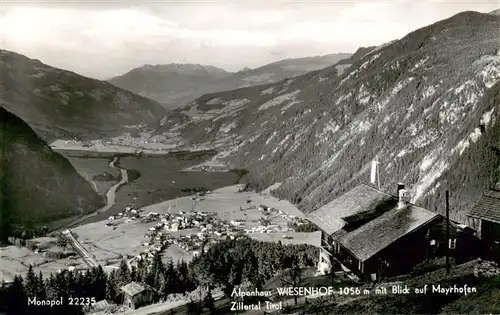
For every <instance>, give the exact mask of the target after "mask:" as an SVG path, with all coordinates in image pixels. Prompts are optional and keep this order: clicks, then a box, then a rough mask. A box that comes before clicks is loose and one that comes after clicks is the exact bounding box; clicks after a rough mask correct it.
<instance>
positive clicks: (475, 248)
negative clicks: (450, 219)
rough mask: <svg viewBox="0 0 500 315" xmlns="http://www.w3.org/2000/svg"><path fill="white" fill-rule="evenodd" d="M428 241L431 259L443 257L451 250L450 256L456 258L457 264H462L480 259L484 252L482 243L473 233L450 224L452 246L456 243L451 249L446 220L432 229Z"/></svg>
mask: <svg viewBox="0 0 500 315" xmlns="http://www.w3.org/2000/svg"><path fill="white" fill-rule="evenodd" d="M428 239H429V246H430V253H429V257H443V256H445V255H446V254H447V250H448V249H449V254H450V256H451V257H453V258H455V260H456V262H457V263H462V262H466V261H468V260H470V259H473V258H477V257H479V256H480V255H481V252H482V251H481V241H480V239H479V238H478V237H476V235H474V233H473V232H471V231H470V230H469V229H466V230H463V229H461V228H457V227H456V226H455V225H453V224H450V240H451V243H452V244H451V245H453V243H454V244H455V247H450V242H449V241H447V239H446V221H445V220H443V221H442V222H440V223H438V224H436V225H434V226H432V227H431V229H430V233H429V237H428ZM432 241H434V244H432V243H433V242H432Z"/></svg>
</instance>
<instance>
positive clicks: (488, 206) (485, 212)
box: [467, 190, 500, 223]
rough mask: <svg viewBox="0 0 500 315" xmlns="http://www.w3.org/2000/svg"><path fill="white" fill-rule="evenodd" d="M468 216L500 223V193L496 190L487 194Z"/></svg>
mask: <svg viewBox="0 0 500 315" xmlns="http://www.w3.org/2000/svg"><path fill="white" fill-rule="evenodd" d="M467 215H468V216H470V217H474V218H479V219H483V220H487V221H491V222H495V223H500V192H499V191H495V190H490V191H487V192H485V193H484V194H483V196H482V197H481V198H480V199H479V201H478V202H477V203H476V205H475V206H474V207H473V208H472V210H471V211H470V212H469V213H468V214H467Z"/></svg>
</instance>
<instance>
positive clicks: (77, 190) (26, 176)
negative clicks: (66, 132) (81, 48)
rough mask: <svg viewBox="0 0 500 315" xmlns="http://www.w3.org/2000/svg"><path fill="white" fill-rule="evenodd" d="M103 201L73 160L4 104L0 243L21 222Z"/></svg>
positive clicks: (53, 217)
mask: <svg viewBox="0 0 500 315" xmlns="http://www.w3.org/2000/svg"><path fill="white" fill-rule="evenodd" d="M103 204H104V200H103V199H102V198H101V197H100V196H98V195H97V193H96V192H95V191H94V190H93V189H92V187H91V186H90V185H89V183H88V182H87V181H85V179H83V178H82V177H81V176H80V175H78V173H77V172H76V170H75V169H74V168H73V166H72V165H71V164H70V162H69V161H68V160H66V159H65V158H64V157H63V156H62V155H60V154H58V153H56V152H53V151H52V150H51V149H50V147H49V146H48V145H47V144H46V143H45V142H44V141H43V140H42V139H41V138H40V137H39V136H38V135H36V134H35V132H34V131H33V130H32V129H31V128H30V127H29V126H28V125H27V124H26V123H25V122H24V121H22V120H21V119H20V118H19V117H17V116H15V115H13V114H12V113H10V112H8V111H7V110H5V109H4V108H2V107H0V234H1V235H0V241H3V240H5V237H6V235H10V233H11V232H12V230H11V229H12V228H13V227H15V226H18V225H21V224H23V225H26V226H28V227H30V226H34V225H37V224H41V223H45V222H48V221H50V220H56V219H61V218H65V217H69V216H72V215H79V214H82V213H85V212H90V211H93V210H95V209H97V208H98V207H100V206H102V205H103Z"/></svg>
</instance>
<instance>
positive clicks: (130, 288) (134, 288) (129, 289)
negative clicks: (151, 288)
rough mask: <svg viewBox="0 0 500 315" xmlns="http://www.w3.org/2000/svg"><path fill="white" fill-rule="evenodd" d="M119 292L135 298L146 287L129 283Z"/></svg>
mask: <svg viewBox="0 0 500 315" xmlns="http://www.w3.org/2000/svg"><path fill="white" fill-rule="evenodd" d="M120 290H121V291H123V292H125V294H128V295H130V296H135V295H137V294H139V293H141V292H143V291H145V290H146V287H145V286H143V285H142V284H139V283H137V282H130V283H129V284H127V285H124V286H123V287H121V288H120Z"/></svg>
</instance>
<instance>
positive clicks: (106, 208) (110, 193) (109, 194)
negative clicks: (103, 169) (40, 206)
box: [56, 156, 128, 232]
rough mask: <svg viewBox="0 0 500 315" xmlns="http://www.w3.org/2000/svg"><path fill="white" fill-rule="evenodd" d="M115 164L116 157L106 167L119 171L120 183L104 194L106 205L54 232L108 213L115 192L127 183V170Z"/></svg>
mask: <svg viewBox="0 0 500 315" xmlns="http://www.w3.org/2000/svg"><path fill="white" fill-rule="evenodd" d="M116 162H118V157H117V156H115V157H113V160H112V161H111V162H109V164H108V166H109V167H110V168H114V169H118V170H120V173H121V179H120V181H119V182H118V183H116V184H114V185H113V186H111V187H110V188H109V190H108V191H107V192H106V205H105V206H104V207H102V208H99V209H97V210H96V211H94V212H92V213H89V214H86V215H83V216H81V217H79V218H78V219H76V220H74V221H71V222H70V223H67V224H65V225H64V226H61V227H59V228H58V229H56V232H59V231H61V230H62V229H65V228H71V227H74V226H77V225H80V224H82V223H83V222H85V221H87V220H89V219H90V218H92V217H95V216H97V215H99V214H101V213H104V212H106V211H109V210H110V209H111V208H112V207H113V206H114V205H115V203H116V190H117V189H118V187H120V186H121V185H124V184H126V183H128V172H127V170H126V169H123V168H121V167H118V166H116V165H115V163H116Z"/></svg>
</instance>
